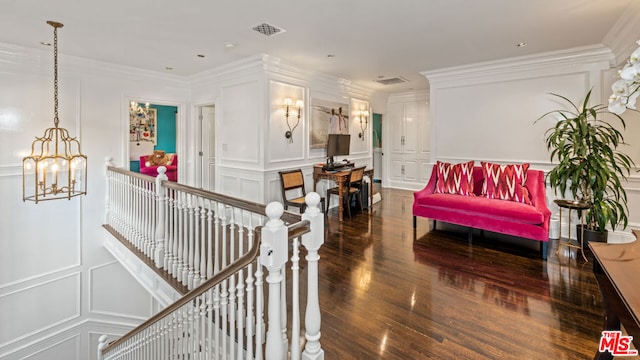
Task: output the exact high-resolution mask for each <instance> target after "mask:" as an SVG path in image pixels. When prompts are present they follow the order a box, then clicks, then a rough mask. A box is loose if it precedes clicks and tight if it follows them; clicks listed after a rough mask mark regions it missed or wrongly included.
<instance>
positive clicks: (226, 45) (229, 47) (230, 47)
mask: <svg viewBox="0 0 640 360" xmlns="http://www.w3.org/2000/svg"><path fill="white" fill-rule="evenodd" d="M224 47H225V48H227V49H233V48H234V47H236V44H234V43H230V42H228V43H225V44H224Z"/></svg>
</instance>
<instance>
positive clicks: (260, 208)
mask: <svg viewBox="0 0 640 360" xmlns="http://www.w3.org/2000/svg"><path fill="white" fill-rule="evenodd" d="M107 169H108V170H110V171H113V172H117V173H120V174H125V175H129V176H131V177H134V178H137V179H142V180H151V181H154V180H155V178H154V177H153V176H149V175H144V174H140V173H136V172H133V171H129V170H125V169H121V168H117V167H115V166H108V167H107ZM162 186H164V187H166V188H167V189H174V190H178V191H183V192H186V193H190V194H194V195H198V196H200V197H203V198H205V199H208V200H213V201H217V202H221V203H225V204H228V205H231V206H234V207H237V208H240V209H243V210H247V211H251V212H254V213H258V214H264V213H265V209H266V207H267V206H266V205H264V204H259V203H256V202H252V201H248V200H242V199H238V198H235V197H232V196H227V195H222V194H218V193H214V192H210V191H207V190H204V189H200V188H196V187H193V186H189V185H184V184H179V183H177V182H173V181H168V180H164V181H162ZM280 218H281V219H282V220H283V221H284V222H286V223H288V224H293V223H297V222H300V221H301V220H302V216H301V215H298V214H296V213H292V212H290V211H285V212H284V214H282V216H281V217H280Z"/></svg>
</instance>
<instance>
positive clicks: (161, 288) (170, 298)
mask: <svg viewBox="0 0 640 360" xmlns="http://www.w3.org/2000/svg"><path fill="white" fill-rule="evenodd" d="M104 247H105V248H106V249H107V250H109V252H110V253H111V254H112V255H113V256H114V257H115V258H116V259H117V260H118V262H119V263H115V264H113V265H112V264H108V266H109V268H111V270H113V269H114V268H115V271H116V273H115V274H114V273H109V274H108V276H107V277H104V276H100V274H97V275H95V274H92V275H94V276H92V280H94V281H96V282H99V283H101V287H100V290H99V291H97V290H94V291H92V293H91V301H90V305H91V310H92V312H94V313H97V314H108V315H117V316H128V317H129V318H135V319H139V320H141V322H142V320H146V319H147V318H149V316H150V315H152V313H151V311H150V310H151V301H150V299H149V298H150V295H152V296H153V297H154V298H155V299H156V300H157V301H158V303H159V304H160V306H161V307H166V306H169V305H171V304H172V303H173V302H174V301H176V300H177V299H178V298H180V296H181V295H180V293H179V292H178V291H176V290H175V289H174V288H173V287H171V286H170V285H169V284H167V282H166V281H164V280H163V279H162V278H161V277H160V276H159V275H158V274H157V273H156V272H155V271H154V270H153V269H151V268H149V267H148V266H147V265H146V264H145V263H144V262H142V260H141V259H140V258H138V257H137V256H136V255H135V254H134V253H132V252H131V251H130V250H129V249H127V248H126V247H125V246H124V245H123V244H122V243H121V242H120V241H118V240H116V239H115V238H114V237H113V236H112V235H111V234H110V233H109V232H108V231H106V230H105V231H104ZM123 268H124V269H126V271H128V272H129V275H131V277H132V278H129V279H131V281H132V282H133V279H136V280H137V283H138V284H140V285H142V287H143V288H144V289H146V290H147V292H141V293H139V294H138V293H136V294H131V293H130V291H132V289H134V288H135V286H133V284H120V285H121V286H122V287H121V288H120V289H113V288H114V287H117V286H118V283H114V282H113V281H115V280H114V279H119V281H126V279H127V278H128V277H126V276H121V277H118V278H116V277H115V275H118V274H119V273H121V272H122V271H121V270H123ZM97 270H98V271H100V268H98V269H97ZM95 271H96V269H94V271H92V273H93V272H95ZM120 275H124V274H120ZM123 279H124V280H123ZM105 282H106V284H105ZM126 285H129V286H126ZM110 289H112V290H113V291H114V292H115V293H121V294H120V295H121V297H120V298H127V296H129V297H130V296H133V295H137V296H136V298H138V299H140V298H145V297H147V298H148V300H147V301H143V302H139V303H138V304H130V305H126V304H118V303H114V302H113V298H114V296H113V295H114V294H113V292H110V291H109V290H110ZM123 290H127V291H128V292H123ZM116 297H117V296H116ZM132 307H134V308H132Z"/></svg>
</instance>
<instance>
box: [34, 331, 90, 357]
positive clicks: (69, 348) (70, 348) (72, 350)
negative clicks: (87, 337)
mask: <svg viewBox="0 0 640 360" xmlns="http://www.w3.org/2000/svg"><path fill="white" fill-rule="evenodd" d="M79 358H80V335H79V334H78V335H74V336H72V337H70V338H68V339H65V340H62V341H60V342H58V343H56V344H53V345H51V346H48V347H46V348H44V349H41V350H39V351H38V352H36V353H33V354H31V355H28V356H26V357H24V360H52V359H60V360H62V359H79Z"/></svg>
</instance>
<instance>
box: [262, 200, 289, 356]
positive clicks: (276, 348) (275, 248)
mask: <svg viewBox="0 0 640 360" xmlns="http://www.w3.org/2000/svg"><path fill="white" fill-rule="evenodd" d="M283 213H284V208H283V206H282V204H280V203H277V202H271V203H269V204H268V205H267V208H266V215H267V217H268V218H269V220H268V221H267V223H266V225H265V226H264V227H263V228H262V244H261V246H260V260H261V262H262V264H263V265H264V267H266V268H267V270H269V275H267V282H268V283H269V300H268V304H267V306H268V311H269V330H267V346H266V350H265V353H266V358H267V359H268V360H282V358H283V356H284V355H285V354H284V349H283V346H282V335H281V329H282V325H281V324H280V321H281V316H280V310H281V309H280V302H281V299H280V296H281V293H280V286H281V283H282V267H283V266H284V264H285V263H286V262H287V252H288V249H287V243H288V232H287V228H286V226H284V222H283V221H282V220H280V217H281V216H282V214H283Z"/></svg>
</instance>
